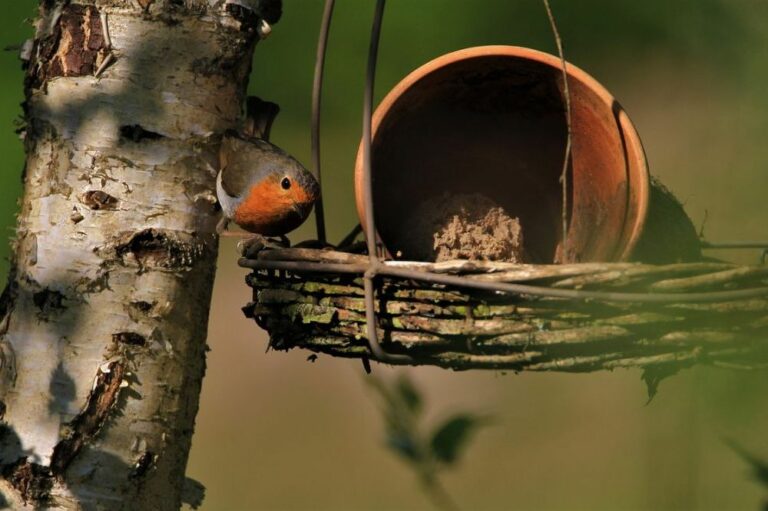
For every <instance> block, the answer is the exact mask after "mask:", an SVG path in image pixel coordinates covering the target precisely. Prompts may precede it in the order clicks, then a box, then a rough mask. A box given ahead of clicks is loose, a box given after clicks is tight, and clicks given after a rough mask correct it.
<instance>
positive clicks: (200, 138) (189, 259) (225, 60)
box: [0, 0, 262, 510]
mask: <svg viewBox="0 0 768 511" xmlns="http://www.w3.org/2000/svg"><path fill="white" fill-rule="evenodd" d="M240 4H242V2H237V3H233V2H230V1H229V0H155V1H136V0H90V1H87V0H73V1H65V0H41V3H40V12H39V18H38V20H37V25H36V29H37V30H36V35H35V40H34V43H33V45H32V46H31V51H30V52H29V54H28V56H29V59H28V61H27V63H26V80H25V87H26V102H25V104H24V109H25V118H26V127H25V132H24V136H25V149H26V152H27V161H26V166H25V172H24V184H25V189H24V198H23V202H22V211H21V214H20V215H19V224H18V229H17V233H16V239H15V241H14V254H15V256H14V261H13V264H12V271H11V275H10V279H9V284H8V286H7V287H6V289H5V291H4V292H3V294H2V296H0V411H1V412H2V413H1V414H0V415H2V431H0V474H1V475H2V481H0V507H2V506H3V505H5V506H9V507H12V508H14V509H39V508H41V507H44V508H46V509H67V510H69V509H153V510H166V509H167V510H170V509H178V508H179V507H180V505H181V499H182V492H183V491H184V487H185V484H184V470H185V466H186V462H187V455H188V450H189V447H190V442H191V435H192V429H193V425H194V417H195V414H196V412H197V407H198V397H199V391H200V385H201V380H202V376H203V372H204V368H205V349H206V345H205V332H206V326H207V320H208V308H209V304H210V298H211V288H212V284H213V276H214V271H215V259H216V253H217V237H216V235H215V226H216V222H217V220H218V219H217V213H216V211H215V209H214V204H215V195H214V192H213V190H214V182H215V171H214V169H213V168H212V166H211V165H212V164H214V162H215V161H216V159H215V155H216V154H217V151H218V145H219V141H220V137H221V134H222V133H224V132H225V131H227V130H230V129H236V128H238V126H239V125H240V124H241V114H242V105H243V103H244V99H245V98H244V94H245V90H246V85H247V77H248V74H249V72H250V62H251V55H252V50H253V46H254V44H255V43H256V41H257V39H258V34H259V27H260V26H261V25H260V23H261V17H262V16H261V15H260V14H259V13H258V12H255V11H253V10H251V9H249V8H247V6H246V7H244V6H243V5H240ZM256 5H258V3H256ZM193 486H194V485H192V486H190V485H189V484H187V487H188V488H192V487H193ZM194 490H195V491H193V492H191V493H194V494H195V495H196V497H195V498H197V499H199V496H200V495H202V490H201V488H200V487H199V484H198V486H196V487H194Z"/></svg>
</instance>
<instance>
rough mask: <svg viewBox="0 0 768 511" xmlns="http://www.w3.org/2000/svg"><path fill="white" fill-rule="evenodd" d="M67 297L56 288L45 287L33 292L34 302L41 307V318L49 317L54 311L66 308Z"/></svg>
mask: <svg viewBox="0 0 768 511" xmlns="http://www.w3.org/2000/svg"><path fill="white" fill-rule="evenodd" d="M65 298H66V297H65V296H64V295H63V294H62V293H61V292H60V291H56V290H55V289H49V288H47V287H46V288H43V289H42V290H40V291H37V292H36V293H33V294H32V303H34V304H35V307H37V308H38V309H40V312H39V313H38V315H39V317H40V318H41V319H44V320H45V319H48V317H49V316H51V315H52V314H53V313H55V312H58V311H61V310H63V309H65V308H66V307H65V306H64V299H65Z"/></svg>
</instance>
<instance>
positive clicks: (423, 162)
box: [355, 46, 650, 263]
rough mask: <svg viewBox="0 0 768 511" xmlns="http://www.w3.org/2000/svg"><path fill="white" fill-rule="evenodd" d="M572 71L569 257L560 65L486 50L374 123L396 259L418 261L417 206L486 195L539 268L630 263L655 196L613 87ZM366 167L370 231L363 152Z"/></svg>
mask: <svg viewBox="0 0 768 511" xmlns="http://www.w3.org/2000/svg"><path fill="white" fill-rule="evenodd" d="M567 70H568V84H569V87H570V94H571V113H572V129H573V139H572V157H571V165H570V169H569V176H568V182H569V198H568V206H569V208H568V212H567V213H568V225H569V228H568V236H567V247H566V249H565V250H564V251H563V250H562V247H558V243H559V242H560V240H561V238H562V235H561V230H562V228H561V226H562V220H561V215H562V188H561V184H560V181H559V179H560V174H561V171H562V163H563V156H564V151H565V144H566V136H567V127H566V121H565V108H564V105H563V101H562V93H561V89H562V70H561V67H560V60H559V58H558V57H555V56H553V55H549V54H546V53H542V52H539V51H536V50H531V49H528V48H520V47H514V46H482V47H477V48H468V49H464V50H460V51H457V52H454V53H450V54H447V55H443V56H442V57H439V58H437V59H435V60H433V61H431V62H429V63H427V64H425V65H423V66H422V67H420V68H418V69H417V70H415V71H414V72H412V73H411V74H409V75H408V76H407V77H405V79H403V80H402V81H401V82H400V83H399V84H398V85H397V86H396V87H395V88H394V89H392V91H391V92H390V93H389V94H388V95H387V96H386V97H385V98H384V100H383V101H382V102H381V105H379V107H378V108H377V110H376V112H375V114H374V117H373V145H372V173H373V175H372V182H373V197H374V199H373V200H374V205H375V214H376V229H377V231H378V233H379V236H380V237H381V240H382V242H383V244H384V245H385V247H386V248H387V250H388V251H389V252H390V253H391V254H396V253H398V252H400V253H401V254H402V257H403V258H405V259H408V258H409V238H410V237H412V233H411V232H410V231H409V229H410V228H411V227H412V224H413V215H414V214H416V212H417V210H418V206H419V204H421V203H423V201H424V200H426V199H428V198H429V197H433V196H438V195H440V194H443V193H445V192H448V193H480V194H483V195H485V196H487V197H488V198H490V199H492V200H493V201H495V202H496V203H497V204H499V205H501V206H503V207H504V209H505V210H506V211H507V213H509V214H510V215H512V216H515V217H519V218H520V221H521V224H522V227H523V233H524V238H525V243H526V247H525V248H526V251H527V252H528V254H529V255H530V258H531V261H530V262H536V263H550V262H553V261H554V260H555V259H556V257H557V259H559V260H560V262H575V261H615V260H624V259H627V258H628V257H630V255H631V254H632V250H633V248H634V247H635V245H636V243H637V241H638V238H639V237H640V234H641V232H642V229H643V224H644V221H645V218H646V214H647V209H648V197H649V187H650V184H649V176H648V169H647V164H646V160H645V155H644V153H643V148H642V145H641V143H640V139H639V137H638V135H637V132H636V131H635V128H634V126H633V125H632V122H631V121H630V120H629V117H628V116H627V114H626V113H625V112H624V111H623V110H622V108H621V106H620V105H619V104H618V103H617V102H616V100H615V99H614V98H613V96H611V94H610V93H609V92H608V91H607V90H606V89H605V88H604V87H603V86H601V85H600V84H599V83H598V82H597V81H596V80H595V79H594V78H592V77H591V76H589V75H588V74H587V73H585V72H584V71H582V70H581V69H579V68H577V67H575V66H572V65H570V64H568V66H567ZM357 156H358V158H357V163H356V167H355V192H356V201H357V211H358V215H359V216H360V218H361V220H362V219H363V218H364V210H365V204H363V200H362V198H363V190H362V147H361V148H360V150H359V152H358V155H357ZM363 225H365V223H364V222H363ZM556 253H557V254H558V255H557V256H556Z"/></svg>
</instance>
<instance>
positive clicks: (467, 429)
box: [431, 414, 484, 464]
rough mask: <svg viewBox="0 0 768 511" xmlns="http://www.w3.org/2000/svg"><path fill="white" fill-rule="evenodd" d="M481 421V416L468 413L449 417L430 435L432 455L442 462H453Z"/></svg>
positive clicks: (482, 420)
mask: <svg viewBox="0 0 768 511" xmlns="http://www.w3.org/2000/svg"><path fill="white" fill-rule="evenodd" d="M483 422H484V419H483V418H482V417H477V416H474V415H469V414H458V415H455V416H453V417H451V418H450V419H448V420H447V421H445V422H444V423H443V424H442V425H441V426H440V427H438V428H437V429H436V430H435V433H434V434H433V435H432V442H431V448H432V455H433V456H434V457H435V459H436V460H438V461H441V462H443V463H447V464H451V463H454V462H455V461H456V460H457V459H458V457H459V454H460V452H461V450H462V449H463V448H464V447H465V446H466V444H467V442H468V441H469V438H470V436H471V433H472V432H473V431H474V430H475V429H476V428H477V427H478V426H480V425H481V424H482V423H483Z"/></svg>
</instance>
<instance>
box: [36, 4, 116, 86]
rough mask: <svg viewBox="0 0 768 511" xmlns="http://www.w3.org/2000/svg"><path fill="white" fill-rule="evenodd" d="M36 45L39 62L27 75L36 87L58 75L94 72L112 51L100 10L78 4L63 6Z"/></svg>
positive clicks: (82, 74)
mask: <svg viewBox="0 0 768 511" xmlns="http://www.w3.org/2000/svg"><path fill="white" fill-rule="evenodd" d="M37 47H38V49H39V52H38V55H39V57H38V61H37V62H35V63H34V64H33V65H30V67H29V69H28V76H27V85H28V86H29V87H31V88H35V89H36V88H39V87H40V86H41V85H43V84H44V83H45V82H46V81H48V80H50V79H52V78H56V77H59V76H69V77H71V76H86V75H92V74H93V73H94V71H96V69H98V66H99V65H100V64H101V62H102V61H103V60H104V58H106V56H107V54H108V51H109V49H108V48H107V47H106V41H105V39H104V28H103V27H102V26H101V18H100V17H99V11H98V9H96V7H94V6H92V5H77V4H69V5H66V6H64V8H63V9H62V11H61V16H60V17H59V19H58V22H57V23H56V26H55V27H54V29H53V33H52V34H51V35H50V36H48V37H46V38H45V39H42V40H40V41H38V42H37Z"/></svg>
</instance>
